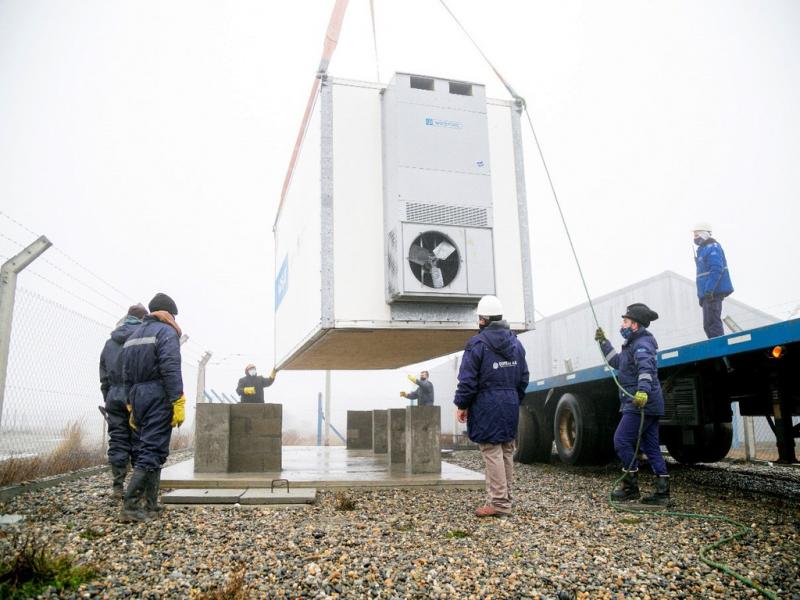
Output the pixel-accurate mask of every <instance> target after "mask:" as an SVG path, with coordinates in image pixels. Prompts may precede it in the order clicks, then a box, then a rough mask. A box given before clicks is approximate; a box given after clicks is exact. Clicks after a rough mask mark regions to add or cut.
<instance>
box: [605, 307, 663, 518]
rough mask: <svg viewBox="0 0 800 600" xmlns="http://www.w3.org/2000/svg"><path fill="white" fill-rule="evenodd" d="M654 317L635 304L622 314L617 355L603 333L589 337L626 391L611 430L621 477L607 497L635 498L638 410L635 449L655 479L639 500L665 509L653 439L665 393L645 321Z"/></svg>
mask: <svg viewBox="0 0 800 600" xmlns="http://www.w3.org/2000/svg"><path fill="white" fill-rule="evenodd" d="M656 319H658V313H656V312H655V311H653V310H650V308H648V307H647V305H645V304H641V303H638V302H637V303H636V304H631V305H630V306H629V307H628V310H627V311H625V314H624V315H622V328H621V329H620V334H621V335H622V337H623V338H625V342H623V344H622V348H621V350H620V352H619V354H617V351H616V350H614V346H612V345H611V342H609V341H608V340H607V339H606V336H605V333H604V332H603V330H602V329H598V330H597V332H596V333H595V336H594V339H595V340H597V341H598V342H599V343H600V346H601V348H602V350H603V354H605V357H606V360H607V361H608V364H609V365H611V367H613V368H614V369H616V370H617V379H618V381H619V384H620V385H621V386H622V387H623V388H624V389H625V392H623V391H622V390H620V392H619V399H620V412H621V413H622V417H621V418H620V421H619V425H618V426H617V430H616V432H614V449H615V450H616V451H617V456H618V457H619V459H620V460H621V461H622V469H623V471H624V472H625V476H624V478H623V479H622V482H621V484H620V486H619V487H618V488H617V489H616V490H614V491H613V492H612V494H611V495H612V497H613V498H614V499H615V500H637V499H638V498H639V480H638V475H637V473H638V471H639V460H638V457H637V456H636V454H635V451H636V440H637V438H638V437H639V425H640V423H641V419H642V416H641V413H642V410H643V411H644V427H643V429H642V438H641V443H640V446H639V449H640V450H641V451H642V452H644V453H645V455H647V460H648V462H649V464H650V468H651V469H652V470H653V473H655V475H656V477H657V479H656V490H655V493H653V494H652V495H651V496H648V497H647V498H644V499H643V500H642V502H643V503H645V504H659V505H666V504H668V503H669V475H668V474H667V464H666V463H665V462H664V457H663V456H661V444H660V443H659V441H658V419H659V417H661V416H663V415H664V394H663V393H662V391H661V383H660V382H659V380H658V367H657V359H656V352H657V351H658V344H657V343H656V339H655V338H654V337H653V334H652V333H650V332H649V331H648V330H647V327H649V326H650V322H651V321H655V320H656Z"/></svg>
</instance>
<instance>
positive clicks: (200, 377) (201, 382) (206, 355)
mask: <svg viewBox="0 0 800 600" xmlns="http://www.w3.org/2000/svg"><path fill="white" fill-rule="evenodd" d="M210 359H211V352H209V351H208V350H206V351H205V352H203V356H201V357H200V361H199V362H198V364H197V400H196V403H197V404H202V403H203V401H204V400H205V395H204V394H205V391H206V365H207V364H208V361H209V360H210Z"/></svg>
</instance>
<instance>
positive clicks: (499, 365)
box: [492, 360, 517, 369]
mask: <svg viewBox="0 0 800 600" xmlns="http://www.w3.org/2000/svg"><path fill="white" fill-rule="evenodd" d="M516 366H517V361H515V360H501V361H500V362H496V363H492V368H493V369H507V368H509V367H516Z"/></svg>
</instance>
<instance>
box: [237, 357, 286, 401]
mask: <svg viewBox="0 0 800 600" xmlns="http://www.w3.org/2000/svg"><path fill="white" fill-rule="evenodd" d="M244 373H245V376H244V377H242V378H241V379H240V380H239V385H237V386H236V393H237V394H239V397H240V398H241V399H242V403H243V404H253V403H257V404H264V388H265V387H269V386H271V385H272V383H273V382H274V381H275V375H276V371H275V369H272V372H271V373H270V374H269V377H261V376H260V375H259V374H258V371H257V370H256V366H255V365H254V364H253V363H250V364H249V365H247V366H246V367H245V368H244Z"/></svg>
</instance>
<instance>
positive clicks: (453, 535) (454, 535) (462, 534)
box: [445, 529, 472, 540]
mask: <svg viewBox="0 0 800 600" xmlns="http://www.w3.org/2000/svg"><path fill="white" fill-rule="evenodd" d="M470 535H472V534H471V533H470V532H468V531H461V530H460V529H453V531H448V532H447V534H446V535H445V537H447V538H449V539H451V540H461V539H464V538H468V537H469V536H470Z"/></svg>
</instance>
